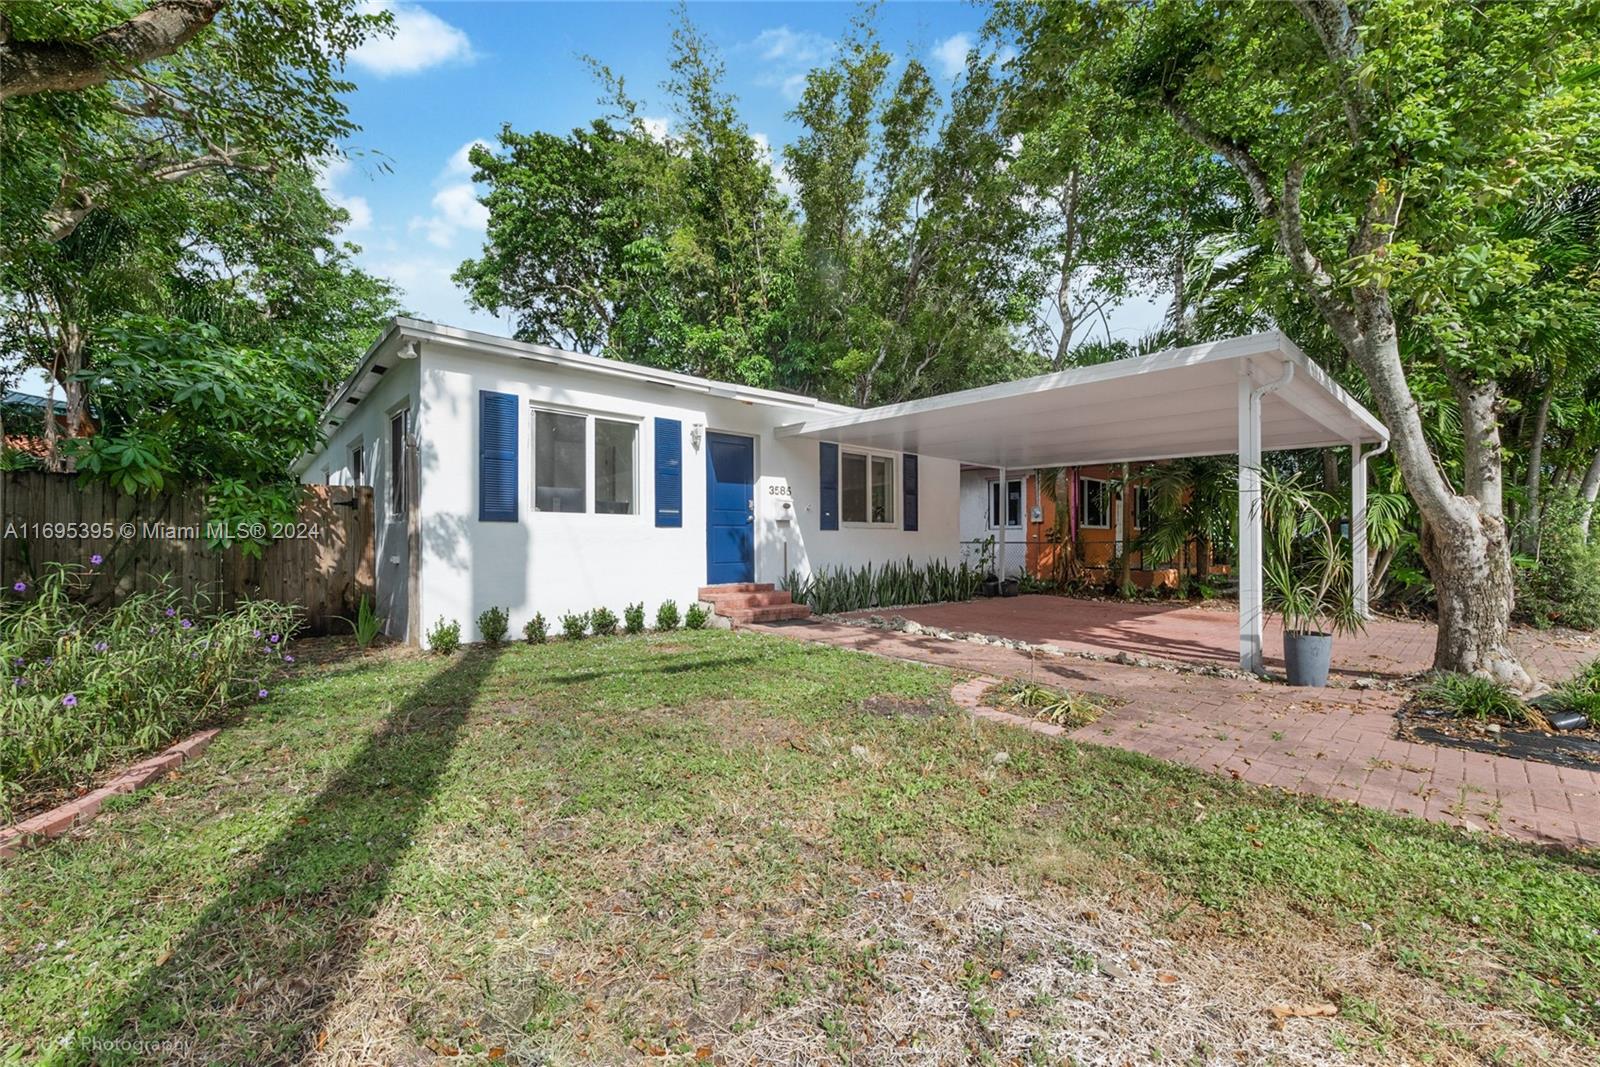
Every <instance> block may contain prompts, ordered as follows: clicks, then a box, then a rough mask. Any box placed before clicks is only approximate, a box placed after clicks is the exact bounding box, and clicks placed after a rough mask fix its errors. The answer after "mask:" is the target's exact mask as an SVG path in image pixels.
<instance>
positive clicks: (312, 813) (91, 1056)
mask: <svg viewBox="0 0 1600 1067" xmlns="http://www.w3.org/2000/svg"><path fill="white" fill-rule="evenodd" d="M496 657H497V652H495V651H491V650H475V651H471V652H469V653H467V654H466V655H464V656H462V657H461V658H459V659H457V660H455V661H453V662H451V663H450V664H449V665H448V666H446V667H445V668H444V669H443V670H441V671H439V672H438V673H437V674H435V675H433V676H432V677H431V678H429V679H428V680H427V681H426V682H425V683H423V685H422V686H421V687H420V688H418V689H417V690H416V691H415V692H414V693H412V694H411V695H410V696H409V697H407V698H406V699H405V700H404V701H403V702H402V703H399V704H397V705H395V707H394V708H393V710H392V711H391V712H390V713H389V715H388V717H387V718H386V719H385V720H384V721H383V722H382V724H380V725H379V726H378V727H377V729H376V730H375V731H374V732H373V734H372V736H371V737H369V738H368V739H367V740H366V742H364V743H363V744H362V746H361V747H360V748H359V749H358V750H357V751H356V753H355V754H354V755H353V756H352V757H351V758H350V760H349V762H348V763H347V764H346V765H345V767H344V769H343V770H341V771H340V772H339V774H338V775H337V777H335V778H334V779H333V780H332V781H331V782H329V783H328V785H327V787H326V788H325V789H324V790H323V791H322V793H321V794H319V795H318V796H317V798H316V799H315V800H314V801H312V802H311V803H310V804H309V805H308V806H306V807H305V808H303V809H302V810H301V812H300V815H299V817H298V818H296V819H295V820H294V822H293V824H291V826H290V827H289V828H288V829H287V830H285V831H284V832H283V833H282V834H280V835H279V837H278V838H277V839H276V840H275V841H273V842H272V843H271V844H269V845H268V846H267V847H266V849H265V851H264V852H263V853H262V855H261V857H260V859H259V860H257V862H256V864H255V866H254V867H253V868H252V869H251V870H250V871H249V872H248V873H247V874H245V876H244V878H243V881H242V882H241V883H239V884H238V885H237V886H236V887H235V888H234V890H233V891H232V892H230V893H229V894H228V895H227V896H225V897H223V898H222V899H220V900H218V901H217V902H216V903H214V904H212V905H211V906H210V907H209V908H207V909H206V910H205V912H204V913H203V914H202V915H201V916H200V917H199V918H198V919H197V920H196V922H195V923H194V924H193V925H192V926H191V927H190V928H189V930H188V932H187V933H186V934H185V935H184V937H183V938H182V940H181V941H179V942H178V943H177V944H174V945H172V946H171V951H170V954H169V955H167V956H166V958H165V961H164V962H162V963H160V964H159V965H158V966H156V967H154V968H152V969H151V970H149V971H147V972H146V973H145V974H143V975H142V976H140V978H139V980H138V982H137V984H136V985H135V986H134V987H133V989H132V990H130V992H129V993H128V995H127V996H126V997H125V998H124V999H123V1000H122V1001H121V1002H120V1003H118V1004H117V1005H116V1006H115V1007H113V1008H111V1009H110V1010H109V1011H108V1012H107V1013H106V1014H105V1015H104V1016H102V1019H101V1022H100V1024H99V1027H98V1029H94V1030H87V1031H85V1036H83V1037H82V1038H80V1040H79V1041H78V1043H77V1044H76V1046H74V1047H73V1048H72V1049H70V1050H64V1052H65V1054H64V1055H63V1057H62V1062H84V1061H89V1062H96V1063H117V1062H126V1061H128V1060H130V1059H132V1060H141V1061H153V1062H161V1063H177V1062H207V1063H216V1062H224V1063H246V1062H261V1063H277V1062H285V1061H289V1060H296V1059H299V1058H300V1057H301V1056H302V1055H303V1054H304V1053H306V1052H308V1051H310V1050H311V1049H312V1048H313V1047H314V1044H315V1042H316V1035H317V1032H318V1030H319V1029H320V1028H321V1022H322V1018H323V1015H324V1013H325V1012H326V1011H327V1009H328V1007H329V1006H330V1005H331V1004H332V1002H333V999H334V997H335V995H336V993H337V992H338V989H339V986H340V983H341V981H342V980H343V979H344V978H345V977H346V976H347V975H348V974H349V972H350V971H351V970H352V969H353V968H354V967H355V966H356V965H357V962H358V959H359V955H360V951H361V947H362V945H363V944H364V943H365V942H366V940H367V933H368V924H369V923H370V921H371V920H372V918H373V916H374V914H375V913H376V912H377V911H378V909H379V908H380V907H381V906H382V905H383V902H384V899H385V898H386V897H387V895H388V887H389V881H390V877H391V875H392V874H393V872H394V869H395V867H396V865H397V864H398V863H399V862H400V860H401V858H402V857H403V856H404V855H405V853H406V850H407V849H408V848H409V847H410V845H411V843H412V840H413V838H414V837H415V836H416V834H417V832H418V830H419V828H420V824H421V821H422V817H423V813H424V812H425V811H426V810H427V807H428V804H429V803H430V801H431V800H432V797H433V795H434V792H435V791H436V789H437V787H438V783H439V779H440V777H441V775H442V774H443V773H444V769H445V767H446V766H447V765H448V763H449V761H450V756H451V754H452V752H454V750H455V747H456V743H457V740H458V737H459V734H460V731H461V726H462V723H463V722H464V720H465V719H466V716H467V711H468V709H469V708H470V707H471V706H472V704H473V702H474V700H475V699H476V697H477V695H478V694H479V692H480V691H481V690H482V689H483V686H484V682H485V679H486V678H487V676H488V675H489V673H490V671H491V670H492V669H493V667H494V663H495V660H496ZM130 1050H131V1051H130Z"/></svg>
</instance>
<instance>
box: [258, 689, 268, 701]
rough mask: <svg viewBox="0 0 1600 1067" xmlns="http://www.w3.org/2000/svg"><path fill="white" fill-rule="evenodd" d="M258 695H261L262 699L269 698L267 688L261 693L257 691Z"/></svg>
mask: <svg viewBox="0 0 1600 1067" xmlns="http://www.w3.org/2000/svg"><path fill="white" fill-rule="evenodd" d="M256 696H258V697H260V698H261V699H262V700H265V699H267V691H266V690H265V689H263V690H261V691H260V692H259V693H257V694H256Z"/></svg>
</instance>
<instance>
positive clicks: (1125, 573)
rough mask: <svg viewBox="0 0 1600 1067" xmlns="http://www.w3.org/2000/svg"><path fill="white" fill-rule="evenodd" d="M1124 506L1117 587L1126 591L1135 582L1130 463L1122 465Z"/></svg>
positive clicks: (1121, 504) (1121, 590)
mask: <svg viewBox="0 0 1600 1067" xmlns="http://www.w3.org/2000/svg"><path fill="white" fill-rule="evenodd" d="M1118 504H1119V505H1120V506H1121V508H1122V523H1121V525H1122V529H1121V531H1120V532H1121V534H1122V537H1121V541H1122V545H1121V548H1122V562H1121V564H1120V567H1119V573H1118V575H1117V589H1118V591H1119V592H1124V593H1125V592H1126V590H1127V588H1128V586H1130V585H1132V584H1133V552H1132V550H1131V549H1130V547H1129V546H1130V543H1131V542H1132V541H1133V537H1132V536H1131V535H1132V533H1133V486H1132V485H1130V484H1128V465H1127V464H1126V463H1124V464H1123V465H1122V499H1121V500H1120V501H1118Z"/></svg>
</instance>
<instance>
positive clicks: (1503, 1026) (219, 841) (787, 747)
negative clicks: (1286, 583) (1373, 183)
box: [0, 630, 1600, 1064]
mask: <svg viewBox="0 0 1600 1067" xmlns="http://www.w3.org/2000/svg"><path fill="white" fill-rule="evenodd" d="M306 651H307V653H308V654H307V655H304V656H302V663H301V664H300V665H299V668H298V669H297V670H296V672H295V675H294V677H293V678H291V679H290V680H288V681H285V682H283V683H281V684H279V685H277V686H276V688H274V690H273V692H272V693H271V695H270V697H269V698H268V699H266V700H264V701H261V702H260V703H259V704H257V705H255V706H254V707H252V708H251V709H250V710H249V711H248V712H247V713H246V714H244V715H243V716H241V718H240V721H239V722H238V723H236V724H235V725H234V726H232V727H230V728H229V729H228V730H227V731H225V732H224V733H223V735H222V736H221V737H219V738H218V739H217V741H216V742H215V743H214V744H213V746H212V747H211V749H210V750H209V751H208V752H207V754H206V756H205V757H204V758H203V759H202V760H200V761H199V762H197V763H196V764H194V765H192V766H191V767H186V768H185V769H184V771H183V773H182V774H181V776H179V777H177V778H176V779H173V780H167V781H164V782H162V783H160V784H159V785H157V786H155V787H153V788H152V789H150V790H147V791H146V792H144V793H141V794H138V795H135V796H132V797H128V798H123V799H120V800H118V801H117V802H116V803H115V804H113V805H111V810H109V811H107V812H105V813H103V814H102V816H101V817H100V818H99V819H98V820H96V821H95V822H94V823H93V824H92V825H90V826H88V827H87V828H84V829H82V830H80V831H77V832H76V833H74V834H73V835H72V836H70V837H68V838H64V839H62V840H60V841H57V842H54V843H52V844H50V845H48V846H46V847H42V848H38V849H34V850H30V851H27V852H24V853H23V854H22V855H20V856H19V857H18V858H17V860H16V861H14V862H12V863H11V864H9V865H8V866H7V867H6V868H5V870H4V894H5V906H4V907H3V908H0V1050H4V1051H3V1052H0V1062H8V1060H7V1057H8V1056H9V1057H10V1058H11V1059H15V1060H20V1061H29V1062H31V1061H35V1060H42V1061H44V1062H85V1061H91V1060H92V1061H95V1062H101V1063H118V1062H149V1063H163V1064H173V1063H178V1064H182V1063H240V1062H263V1063H266V1062H283V1061H290V1060H293V1061H297V1062H298V1061H305V1062H311V1063H385V1064H394V1063H416V1062H431V1061H433V1060H434V1059H435V1058H437V1057H441V1056H443V1057H449V1058H450V1061H451V1062H461V1063H472V1062H478V1063H490V1062H498V1063H524V1064H532V1063H579V1062H600V1063H627V1062H635V1061H637V1062H696V1061H700V1062H705V1061H710V1062H718V1063H745V1062H751V1063H756V1062H806V1063H811V1062H824V1061H837V1062H861V1063H879V1062H888V1061H890V1060H893V1061H895V1062H909V1063H918V1062H926V1063H939V1062H979V1063H982V1062H994V1063H1007V1064H1009V1063H1013V1062H1021V1063H1034V1062H1047V1063H1059V1062H1070V1061H1076V1062H1080V1063H1088V1062H1113V1063H1123V1062H1140V1063H1142V1062H1156V1061H1159V1062H1180V1063H1184V1062H1206V1063H1212V1062H1227V1063H1232V1062H1278V1063H1306V1064H1333V1063H1361V1062H1367V1063H1395V1062H1400V1061H1401V1060H1410V1061H1412V1062H1436V1063H1469V1062H1482V1061H1484V1060H1488V1059H1495V1060H1497V1061H1504V1062H1523V1063H1534V1062H1538V1063H1557V1064H1559V1063H1572V1064H1578V1063H1592V1062H1593V1057H1594V1054H1595V1042H1596V1040H1597V1039H1600V1008H1597V1006H1596V1001H1597V998H1600V879H1597V877H1596V875H1597V873H1600V868H1597V865H1596V863H1595V861H1594V859H1593V857H1586V856H1582V855H1561V854H1555V853H1549V852H1542V851H1539V850H1536V849H1532V848H1526V847H1521V846H1517V845H1513V844H1508V843H1505V842H1503V841H1491V840H1480V839H1476V838H1473V837H1471V836H1469V835H1466V834H1463V833H1460V832H1457V831H1453V830H1450V829H1447V828H1442V827H1438V826H1432V825H1428V824H1424V823H1421V822H1418V821H1413V820H1409V819H1404V818H1398V817H1393V816H1388V815H1383V814H1380V813H1375V812H1371V811H1366V810H1361V809H1354V808H1348V807H1335V806H1331V805H1328V804H1326V803H1323V802H1320V801H1315V800H1310V799H1305V798H1298V797H1292V796H1287V795H1283V794H1278V793H1273V792H1267V791H1263V790H1259V789H1252V788H1248V787H1245V786H1242V785H1240V784H1238V783H1232V782H1227V781H1222V780H1217V779H1215V778H1212V777H1210V776H1206V775H1202V774H1199V773H1194V772H1190V771H1187V770H1184V769H1182V768H1177V767H1173V766H1171V765H1167V764H1163V763H1159V762H1157V761H1153V760H1150V759H1146V758H1143V757H1139V756H1136V755H1132V754H1128V753H1124V752H1120V751H1114V750H1106V749H1100V748H1095V747H1092V746H1082V745H1074V744H1071V743H1063V742H1060V741H1054V740H1051V739H1048V738H1043V737H1039V736H1037V735H1034V734H1032V733H1029V732H1024V731H1016V730H1009V729H1006V728H1004V727H1000V726H994V725H991V724H987V723H980V722H974V721H972V720H970V719H968V718H967V717H965V716H963V715H961V714H958V713H956V712H955V711H953V710H952V709H950V707H949V705H948V703H947V694H948V692H949V687H950V685H951V683H952V681H953V678H952V676H951V675H950V674H949V673H948V672H945V671H942V670H937V669H932V668H925V667H920V666H917V665H912V664H905V663H898V662H893V661H889V660H885V659H880V658H875V657H868V656H863V655H859V654H856V653H851V652H845V651H840V650H836V649H831V648H823V647H818V646H814V645H804V644H800V643H797V642H790V641H786V640H782V639H779V638H775V637H767V636H762V635H755V634H749V633H729V632H724V631H711V630H708V631H699V632H694V633H686V632H681V631H680V632H675V633H670V634H644V635H638V636H629V637H615V638H604V639H598V638H591V639H589V640H586V641H582V642H565V641H553V642H551V643H549V644H544V645H525V644H519V645H514V646H502V647H500V648H497V649H484V648H473V649H468V650H466V651H464V652H462V653H459V654H457V655H455V656H451V657H438V656H425V655H419V654H412V653H409V652H408V651H406V650H403V649H393V648H391V649H387V650H382V651H379V652H374V653H369V654H367V655H356V654H354V653H352V654H350V655H347V656H343V657H339V656H328V657H323V656H315V655H311V654H309V653H310V652H311V649H310V648H309V647H308V648H307V650H306ZM1330 1011H1331V1012H1332V1014H1331V1015H1330V1014H1328V1013H1329V1012H1330ZM1069 1058H1070V1059H1069Z"/></svg>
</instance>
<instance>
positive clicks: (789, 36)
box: [740, 26, 835, 101]
mask: <svg viewBox="0 0 1600 1067" xmlns="http://www.w3.org/2000/svg"><path fill="white" fill-rule="evenodd" d="M834 47H835V46H834V43H833V40H832V39H831V38H828V37H824V36H823V35H822V34H820V33H812V32H811V31H810V30H794V29H790V28H789V27H788V26H774V27H772V28H770V29H765V30H762V31H761V32H760V33H759V34H757V35H756V36H755V39H754V40H751V41H748V42H746V43H745V44H743V45H741V46H740V48H741V49H742V50H746V51H751V52H754V53H755V54H756V56H757V57H759V58H760V60H761V62H762V64H763V65H764V69H763V71H762V72H761V73H760V74H758V75H757V76H756V79H755V81H756V84H757V85H760V86H763V87H765V88H768V89H776V90H778V92H779V93H781V94H782V95H783V97H784V99H786V100H790V101H794V100H799V99H800V94H801V93H803V92H804V91H805V87H806V73H807V72H808V71H810V70H811V69H812V68H813V67H816V66H818V65H819V64H822V63H824V62H826V61H827V60H828V58H829V57H831V56H832V55H833V53H834Z"/></svg>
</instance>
